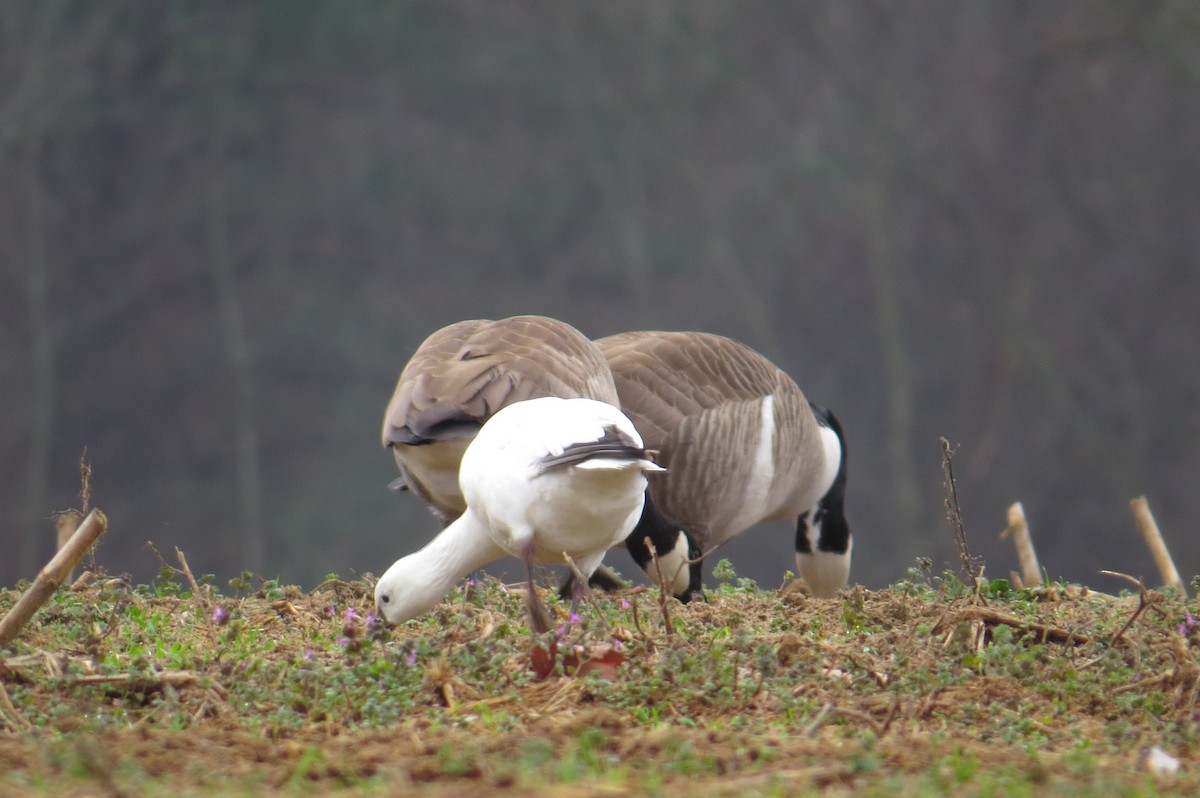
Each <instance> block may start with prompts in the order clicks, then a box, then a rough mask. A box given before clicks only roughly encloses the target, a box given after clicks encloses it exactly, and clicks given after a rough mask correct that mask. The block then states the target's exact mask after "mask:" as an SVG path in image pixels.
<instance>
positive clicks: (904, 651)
mask: <svg viewBox="0 0 1200 798" xmlns="http://www.w3.org/2000/svg"><path fill="white" fill-rule="evenodd" d="M716 574H717V575H718V576H721V577H723V578H724V581H723V582H722V583H721V584H720V585H719V586H717V587H714V588H711V589H710V592H709V602H708V603H704V602H695V603H692V604H691V605H688V606H686V607H685V606H682V605H679V604H677V603H674V602H671V603H669V604H667V605H666V607H665V610H664V608H663V607H662V606H660V605H659V602H658V597H657V593H656V592H654V591H640V592H639V591H633V592H630V593H627V594H625V595H611V596H610V595H599V596H597V597H596V598H595V603H594V605H590V606H585V607H584V609H583V611H582V612H581V613H580V614H581V616H582V619H581V621H580V622H579V623H577V624H576V625H575V626H574V627H573V628H572V629H571V630H570V632H569V634H568V637H566V638H565V639H563V640H561V641H559V642H558V643H557V645H556V646H554V647H551V646H550V642H551V638H552V637H553V635H548V636H547V638H546V639H544V640H539V641H533V640H531V638H530V636H529V634H528V632H527V631H526V629H525V624H524V616H523V610H522V607H523V603H522V599H521V597H520V596H519V595H518V594H517V593H516V592H514V591H510V590H509V589H507V588H505V587H504V586H503V585H501V584H499V583H498V582H495V581H493V580H482V581H481V582H480V583H479V584H475V585H473V586H464V587H463V588H462V589H458V590H455V591H454V592H453V593H451V595H450V596H448V597H447V600H446V601H445V602H444V603H443V604H441V605H440V606H439V607H438V608H437V609H436V610H435V611H434V612H432V613H431V614H430V615H429V616H427V617H426V618H424V619H422V620H420V621H414V622H410V623H409V624H406V625H404V626H402V627H399V628H395V629H391V630H388V629H384V628H383V627H382V626H381V625H379V624H376V623H374V618H373V617H372V616H371V615H370V609H371V600H370V591H369V588H368V586H367V585H365V584H363V583H352V584H348V583H343V582H340V581H337V580H331V581H329V582H327V583H326V584H325V585H323V586H322V587H320V588H318V589H317V590H315V591H313V592H311V593H304V592H302V591H300V590H299V589H297V588H294V587H288V586H282V585H278V584H275V583H273V582H262V581H261V580H257V579H252V578H250V577H249V576H247V577H246V578H244V579H240V580H234V583H232V584H231V585H230V587H229V589H228V590H227V591H225V595H221V594H219V593H217V592H216V591H213V590H212V589H211V588H210V587H207V586H206V587H203V588H201V589H200V595H194V591H191V590H189V588H188V586H187V583H186V581H184V580H182V579H180V578H179V575H178V574H172V573H170V572H169V571H166V570H165V571H164V574H163V576H162V578H161V579H160V580H159V581H158V582H157V583H156V584H155V585H153V586H139V587H131V586H129V585H127V584H123V583H121V582H120V581H118V580H107V579H104V578H101V579H99V580H97V581H96V582H93V583H92V584H90V585H89V586H87V587H85V588H83V589H80V590H74V591H72V590H63V591H60V592H59V593H58V594H57V595H56V596H55V597H54V598H53V599H52V600H51V601H50V603H48V604H47V605H46V606H45V607H44V608H43V609H42V610H41V611H40V612H39V613H38V615H37V616H36V617H35V618H34V620H33V621H32V622H31V623H30V624H29V626H28V627H27V628H26V629H25V630H24V632H23V634H22V635H21V637H20V638H19V639H18V640H17V641H16V642H15V643H12V644H10V645H9V646H8V647H7V648H6V649H0V687H2V688H3V691H0V795H5V796H8V795H25V794H29V795H64V794H71V795H113V796H125V795H129V796H133V795H250V794H298V793H303V794H315V795H320V794H323V793H327V792H334V791H343V792H346V793H349V794H364V795H366V794H381V795H391V794H396V793H398V792H407V791H411V792H413V793H421V794H428V795H461V794H463V793H464V792H466V791H468V790H469V791H470V792H472V793H473V794H476V795H487V794H492V793H499V792H501V791H505V790H511V789H513V788H520V789H521V790H522V792H523V793H524V794H527V795H554V796H574V795H622V794H634V793H636V794H655V793H663V794H675V793H677V792H678V791H679V790H681V789H687V790H688V791H689V793H690V794H691V795H693V796H705V795H757V794H761V795H805V794H817V793H820V794H833V795H840V794H851V793H853V794H856V795H857V794H863V795H887V796H892V795H956V796H957V795H1017V796H1020V795H1033V794H1037V795H1047V794H1049V795H1054V794H1061V795H1077V794H1088V795H1158V794H1178V795H1195V794H1200V763H1198V762H1197V758H1196V757H1197V751H1198V747H1200V726H1198V724H1197V720H1198V718H1200V716H1198V714H1197V712H1198V708H1197V704H1196V695H1197V685H1198V683H1200V666H1198V665H1197V659H1196V652H1197V637H1198V636H1200V628H1192V625H1191V623H1190V621H1189V616H1188V614H1187V608H1186V607H1185V606H1184V605H1183V604H1181V603H1180V602H1178V601H1176V600H1175V599H1173V598H1171V597H1169V596H1163V595H1161V594H1158V593H1153V592H1152V593H1148V594H1145V596H1142V595H1139V594H1138V593H1134V594H1132V595H1127V596H1123V597H1121V598H1117V599H1112V598H1106V597H1103V596H1099V595H1096V594H1092V593H1088V592H1087V591H1086V590H1081V589H1079V588H1075V587H1067V586H1063V585H1059V586H1056V587H1054V588H1050V589H1045V590H1041V591H1030V590H1021V591H1012V590H1009V589H1008V587H1007V585H1006V584H1005V583H1003V582H996V583H992V584H991V585H989V586H988V587H987V588H986V589H985V590H983V591H982V592H981V593H979V594H975V593H974V592H973V591H970V590H967V589H966V588H964V586H963V585H962V584H961V583H959V582H958V581H956V580H955V579H954V578H952V577H945V578H932V579H931V578H928V577H925V576H923V575H921V574H919V573H915V572H914V574H913V577H912V579H911V580H910V581H907V582H903V583H900V584H897V585H895V586H893V587H891V588H889V589H887V590H881V591H877V592H869V591H865V590H861V589H860V590H853V591H849V592H846V593H845V594H843V596H842V597H840V598H837V599H828V600H817V599H813V598H810V597H807V596H805V595H804V594H803V593H802V592H800V591H791V592H789V591H787V590H785V591H782V592H780V591H763V590H759V589H757V588H755V587H754V586H753V585H750V584H747V583H745V582H743V581H742V580H738V579H737V578H736V576H734V575H733V574H732V573H731V572H730V570H729V568H728V566H727V564H722V565H721V566H719V567H718V568H717V570H716ZM17 596H18V592H17V591H16V590H6V591H0V612H4V611H7V609H8V608H9V607H11V606H12V604H13V603H14V602H15V601H16V599H17ZM553 608H554V609H555V611H556V612H557V613H558V614H559V616H560V617H561V618H563V619H564V621H565V613H566V610H565V608H564V607H563V606H562V605H558V604H555V605H553ZM564 668H565V670H566V671H568V673H563V671H564ZM577 671H584V673H582V675H581V674H579V673H577ZM1155 746H1157V747H1158V748H1160V749H1162V750H1163V751H1164V752H1166V753H1167V754H1169V755H1171V756H1173V757H1176V758H1178V760H1179V761H1180V763H1181V768H1180V769H1179V771H1178V772H1177V773H1176V774H1174V775H1155V773H1154V772H1153V771H1152V769H1151V768H1148V767H1147V766H1146V765H1145V764H1144V760H1145V757H1146V754H1147V752H1148V751H1150V750H1151V749H1152V748H1153V747H1155Z"/></svg>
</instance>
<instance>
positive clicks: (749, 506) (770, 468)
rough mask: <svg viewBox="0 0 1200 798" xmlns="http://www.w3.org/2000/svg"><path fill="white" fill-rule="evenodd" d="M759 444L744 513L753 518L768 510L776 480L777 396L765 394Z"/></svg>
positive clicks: (757, 517)
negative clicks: (768, 501) (773, 484)
mask: <svg viewBox="0 0 1200 798" xmlns="http://www.w3.org/2000/svg"><path fill="white" fill-rule="evenodd" d="M760 408H761V412H760V420H759V427H758V445H757V446H755V447H754V467H753V469H752V470H751V472H750V479H749V480H747V481H746V493H745V509H744V510H743V515H746V516H748V517H751V518H752V519H753V520H757V519H759V518H762V517H763V515H765V514H766V512H767V498H768V495H769V494H770V491H771V484H772V483H773V482H774V481H775V397H773V396H764V397H763V400H762V404H761V405H760Z"/></svg>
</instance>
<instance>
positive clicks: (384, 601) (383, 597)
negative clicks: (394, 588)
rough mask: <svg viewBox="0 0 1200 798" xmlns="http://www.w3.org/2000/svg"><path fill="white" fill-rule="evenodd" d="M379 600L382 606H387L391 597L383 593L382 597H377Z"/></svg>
mask: <svg viewBox="0 0 1200 798" xmlns="http://www.w3.org/2000/svg"><path fill="white" fill-rule="evenodd" d="M379 600H380V601H382V602H383V603H384V604H387V603H388V602H389V601H391V600H392V597H391V596H389V595H387V594H386V593H384V594H383V595H382V596H380V597H379Z"/></svg>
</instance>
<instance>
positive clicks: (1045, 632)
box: [954, 607, 1090, 646]
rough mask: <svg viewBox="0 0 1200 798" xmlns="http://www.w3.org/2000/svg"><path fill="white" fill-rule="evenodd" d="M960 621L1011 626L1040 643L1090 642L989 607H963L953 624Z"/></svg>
mask: <svg viewBox="0 0 1200 798" xmlns="http://www.w3.org/2000/svg"><path fill="white" fill-rule="evenodd" d="M960 621H981V622H982V623H984V624H987V625H990V626H1001V625H1002V626H1011V627H1012V628H1013V629H1018V630H1021V631H1025V632H1033V633H1034V634H1035V635H1036V637H1037V640H1038V642H1040V643H1047V642H1048V643H1063V644H1067V643H1070V644H1072V645H1076V646H1082V645H1084V644H1085V643H1087V642H1088V641H1089V640H1090V638H1089V637H1088V636H1087V635H1081V634H1079V633H1078V632H1072V631H1070V630H1069V629H1060V628H1058V627H1057V626H1048V625H1046V624H1044V623H1032V622H1030V621H1023V620H1021V619H1020V618H1018V617H1016V616H1014V615H1006V614H1005V613H1002V612H997V611H996V610H993V609H991V608H989V607H964V608H963V609H962V610H960V611H959V612H958V613H957V614H956V615H955V617H954V622H955V623H958V622H960Z"/></svg>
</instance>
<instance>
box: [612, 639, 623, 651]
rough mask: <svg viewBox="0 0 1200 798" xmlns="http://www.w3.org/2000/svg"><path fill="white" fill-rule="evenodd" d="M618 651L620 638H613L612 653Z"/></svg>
mask: <svg viewBox="0 0 1200 798" xmlns="http://www.w3.org/2000/svg"><path fill="white" fill-rule="evenodd" d="M620 650H621V638H619V637H614V638H613V651H620Z"/></svg>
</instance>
